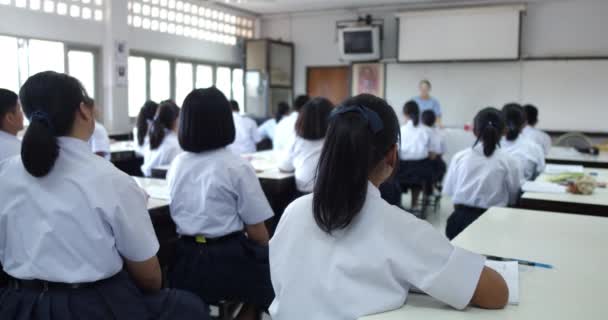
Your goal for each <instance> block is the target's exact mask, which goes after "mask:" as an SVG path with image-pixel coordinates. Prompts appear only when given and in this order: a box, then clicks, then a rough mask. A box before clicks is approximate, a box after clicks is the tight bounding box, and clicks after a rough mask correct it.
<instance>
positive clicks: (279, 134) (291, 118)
mask: <svg viewBox="0 0 608 320" xmlns="http://www.w3.org/2000/svg"><path fill="white" fill-rule="evenodd" d="M298 114H299V113H298V112H295V111H294V112H292V113H290V114H289V115H288V116H286V117H283V119H282V120H281V121H279V123H278V124H277V128H276V129H275V133H274V134H275V139H274V140H273V149H274V150H279V151H285V150H288V149H289V147H291V145H292V144H293V143H294V141H295V139H296V122H297V121H298Z"/></svg>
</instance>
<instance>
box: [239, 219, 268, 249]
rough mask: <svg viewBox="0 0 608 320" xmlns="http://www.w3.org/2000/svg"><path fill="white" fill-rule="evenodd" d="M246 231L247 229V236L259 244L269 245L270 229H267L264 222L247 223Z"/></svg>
mask: <svg viewBox="0 0 608 320" xmlns="http://www.w3.org/2000/svg"><path fill="white" fill-rule="evenodd" d="M245 231H247V237H248V238H249V239H251V240H253V241H255V242H256V243H257V244H259V245H261V246H266V245H268V241H270V236H269V235H268V229H266V225H265V224H264V222H260V223H257V224H251V225H247V226H245Z"/></svg>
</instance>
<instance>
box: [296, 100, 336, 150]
mask: <svg viewBox="0 0 608 320" xmlns="http://www.w3.org/2000/svg"><path fill="white" fill-rule="evenodd" d="M333 108H334V104H333V103H331V101H329V100H327V99H325V98H321V97H319V98H314V99H312V100H310V101H309V102H308V103H307V104H305V105H304V106H303V107H302V109H301V110H300V114H299V115H298V120H297V121H296V133H297V134H298V136H299V137H300V138H303V139H306V140H319V139H322V138H324V137H325V134H326V133H327V126H328V122H329V114H330V113H331V110H332V109H333Z"/></svg>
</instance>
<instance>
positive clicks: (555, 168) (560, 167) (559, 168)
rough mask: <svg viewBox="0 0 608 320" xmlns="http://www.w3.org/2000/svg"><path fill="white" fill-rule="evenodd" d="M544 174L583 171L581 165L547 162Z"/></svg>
mask: <svg viewBox="0 0 608 320" xmlns="http://www.w3.org/2000/svg"><path fill="white" fill-rule="evenodd" d="M545 173H546V174H562V173H584V167H583V166H576V165H564V164H548V165H547V166H546V167H545Z"/></svg>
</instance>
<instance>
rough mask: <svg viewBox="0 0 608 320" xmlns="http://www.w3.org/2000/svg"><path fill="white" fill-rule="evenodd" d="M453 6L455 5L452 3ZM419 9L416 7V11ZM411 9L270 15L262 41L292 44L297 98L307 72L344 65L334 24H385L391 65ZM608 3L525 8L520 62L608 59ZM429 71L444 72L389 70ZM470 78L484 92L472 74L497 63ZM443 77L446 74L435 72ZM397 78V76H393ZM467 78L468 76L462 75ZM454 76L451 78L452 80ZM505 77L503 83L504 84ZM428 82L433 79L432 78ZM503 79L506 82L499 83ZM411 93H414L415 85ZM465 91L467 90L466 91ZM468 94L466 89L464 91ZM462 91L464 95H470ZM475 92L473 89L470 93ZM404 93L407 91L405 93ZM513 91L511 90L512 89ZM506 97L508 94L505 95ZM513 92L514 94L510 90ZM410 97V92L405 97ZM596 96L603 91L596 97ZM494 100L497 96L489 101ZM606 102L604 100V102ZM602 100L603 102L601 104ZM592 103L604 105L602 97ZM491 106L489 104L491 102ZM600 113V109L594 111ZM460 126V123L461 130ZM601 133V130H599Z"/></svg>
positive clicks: (459, 66)
mask: <svg viewBox="0 0 608 320" xmlns="http://www.w3.org/2000/svg"><path fill="white" fill-rule="evenodd" d="M455 5H457V4H455ZM417 7H419V5H418V6H417ZM407 8H409V7H408V6H402V7H394V6H393V7H386V8H375V9H362V10H336V11H325V12H308V13H299V14H289V15H273V16H267V17H264V18H263V20H262V36H263V37H268V38H275V39H278V38H281V39H283V40H286V41H292V42H294V44H295V46H296V63H295V90H296V93H303V92H305V91H306V67H307V66H320V65H344V64H347V63H345V62H342V61H340V60H339V58H338V45H337V40H336V39H337V38H336V34H335V22H336V21H338V20H345V19H355V18H356V17H357V16H358V15H364V14H366V13H371V14H372V15H373V16H374V17H375V18H382V19H384V21H385V26H384V27H385V28H384V44H383V58H384V60H385V62H389V63H395V59H396V57H397V37H398V32H397V27H398V24H397V21H396V18H395V13H397V12H399V11H400V10H404V9H407ZM607 16H608V1H604V0H577V1H575V0H569V1H564V0H557V1H533V2H530V3H528V9H527V12H526V14H525V16H524V17H523V21H522V39H521V46H522V47H521V50H522V55H523V56H524V57H542V58H547V57H572V56H605V57H608V37H606V36H605V32H606V30H608V19H606V18H605V17H607ZM467 65H468V64H467V63H453V65H452V66H451V67H450V68H451V69H454V70H466V69H467ZM411 68H415V69H417V70H418V71H419V70H433V69H437V68H443V66H442V65H438V64H434V63H427V64H416V65H415V66H413V65H411V66H409V67H395V68H392V71H393V72H395V70H397V72H398V71H399V70H402V72H408V70H409V69H411ZM473 68H474V70H473V71H472V74H471V78H472V79H478V81H479V82H478V83H468V84H467V88H469V89H470V88H474V87H475V86H476V85H479V86H481V87H487V83H485V81H486V80H487V79H486V78H484V77H476V76H474V75H475V74H485V73H486V72H487V73H489V74H495V71H496V70H497V65H496V64H491V63H488V64H483V63H482V64H480V65H475V66H474V67H473ZM438 72H447V71H438ZM397 76H398V75H397ZM466 76H469V75H466ZM456 78H457V77H454V79H456ZM503 78H504V79H503ZM431 80H432V79H431ZM499 80H501V81H502V80H505V81H506V78H505V77H502V78H499ZM514 81H515V83H510V84H509V87H513V88H517V89H518V90H517V91H516V92H517V93H518V96H514V97H513V98H512V99H513V100H517V99H520V98H521V94H519V93H520V92H521V89H519V88H520V87H521V86H522V80H521V79H520V80H518V79H514ZM460 84H461V82H454V83H446V84H445V85H453V86H455V87H454V88H452V89H450V90H452V91H458V90H459V89H460ZM410 85H412V86H413V87H412V88H411V92H413V93H415V92H416V86H415V83H412V84H410ZM404 89H405V88H403V87H402V86H390V84H389V85H388V86H387V93H386V95H387V97H388V98H389V100H391V99H393V100H394V99H396V98H401V96H402V95H403V91H404ZM465 89H466V88H465ZM467 90H468V89H467ZM467 90H464V91H466V92H468V91H471V90H468V91H467ZM472 90H473V91H475V90H474V89H472ZM406 91H407V90H406ZM511 91H513V90H511ZM505 92H506V91H505ZM514 92H515V91H514ZM408 94H409V93H408ZM597 94H598V95H602V94H604V92H598V93H597ZM493 99H494V100H496V97H493ZM606 99H608V97H606ZM606 99H603V100H604V101H605V100H606ZM596 100H602V99H600V98H598V99H596ZM492 101H493V100H492ZM492 101H490V102H492ZM596 107H597V108H599V107H600V106H599V105H598V106H596ZM460 124H461V123H458V125H460ZM603 131H605V130H603Z"/></svg>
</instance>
